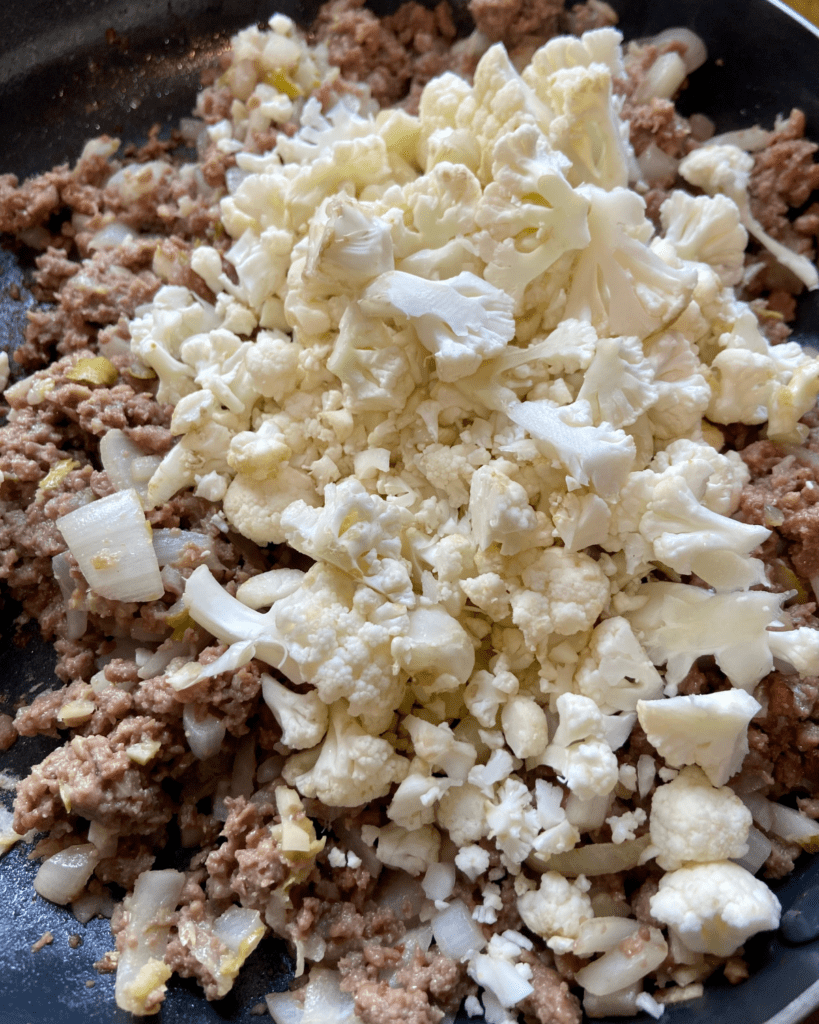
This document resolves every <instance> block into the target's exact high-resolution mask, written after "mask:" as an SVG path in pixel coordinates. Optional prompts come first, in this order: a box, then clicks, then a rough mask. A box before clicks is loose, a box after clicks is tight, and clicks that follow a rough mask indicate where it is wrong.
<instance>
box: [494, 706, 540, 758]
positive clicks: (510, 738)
mask: <svg viewBox="0 0 819 1024" xmlns="http://www.w3.org/2000/svg"><path fill="white" fill-rule="evenodd" d="M501 727H502V729H503V735H504V738H505V739H506V743H507V745H508V747H509V749H510V750H511V751H512V753H513V754H514V755H515V757H520V758H527V757H540V755H541V754H542V753H543V751H544V750H545V749H546V744H547V743H548V742H549V724H548V722H547V719H546V714H545V713H544V711H543V708H541V707H540V705H539V704H537V703H536V702H535V701H534V700H532V698H531V697H525V696H523V695H522V694H516V695H515V696H513V697H510V698H509V699H508V700H507V701H506V702H505V703H504V704H503V706H502V708H501Z"/></svg>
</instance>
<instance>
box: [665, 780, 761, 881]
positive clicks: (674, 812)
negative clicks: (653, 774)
mask: <svg viewBox="0 0 819 1024" xmlns="http://www.w3.org/2000/svg"><path fill="white" fill-rule="evenodd" d="M751 820H752V819H751V812H750V811H749V810H748V808H747V807H746V806H745V804H744V803H743V802H742V801H741V800H740V798H739V797H738V796H737V795H736V793H734V791H733V790H731V789H729V788H728V787H727V786H722V787H720V788H717V787H715V786H712V785H711V783H710V782H709V781H708V779H707V778H706V777H705V774H704V773H703V772H702V770H701V769H700V768H697V767H693V766H689V767H687V768H683V770H682V771H681V772H680V774H679V775H678V776H677V777H676V779H672V781H671V782H669V783H667V784H666V785H665V786H658V787H657V789H656V790H655V791H654V796H653V797H652V798H651V819H650V823H649V824H650V830H651V844H652V846H653V847H656V849H657V850H658V853H657V854H656V861H657V863H658V864H659V865H660V867H661V868H664V869H665V870H666V871H673V870H675V869H676V868H680V867H682V866H683V864H687V863H689V862H690V861H696V862H697V863H703V862H705V861H715V860H734V859H738V858H740V857H744V856H745V854H746V853H747V852H748V843H747V839H748V832H749V830H750V827H751Z"/></svg>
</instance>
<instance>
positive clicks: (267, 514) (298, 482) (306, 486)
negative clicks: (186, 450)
mask: <svg viewBox="0 0 819 1024" xmlns="http://www.w3.org/2000/svg"><path fill="white" fill-rule="evenodd" d="M173 450H174V451H175V450H176V449H173ZM294 501H298V502H299V503H300V505H304V506H310V507H314V506H316V505H317V504H318V503H319V498H318V495H317V493H316V487H315V484H314V483H313V481H312V480H311V479H310V477H309V476H308V475H307V474H306V473H305V472H303V471H302V470H300V469H294V468H293V467H292V466H289V465H283V466H282V467H281V468H280V469H279V471H278V472H277V473H276V475H275V476H273V477H268V478H266V479H264V480H255V479H254V478H253V477H249V476H245V475H244V474H243V473H239V474H237V476H235V477H234V478H233V480H231V482H230V485H229V486H228V489H227V492H226V494H225V498H224V511H225V515H226V516H227V519H228V522H229V523H230V524H231V525H232V526H234V527H235V528H236V529H237V530H238V531H239V533H241V534H242V536H244V537H247V538H248V539H249V540H252V541H254V543H256V544H261V545H265V544H282V543H284V540H285V533H284V530H283V529H282V525H281V518H282V513H283V512H284V510H285V509H286V508H287V507H288V506H289V505H291V504H292V503H293V502H294Z"/></svg>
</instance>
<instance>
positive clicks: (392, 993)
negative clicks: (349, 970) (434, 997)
mask: <svg viewBox="0 0 819 1024" xmlns="http://www.w3.org/2000/svg"><path fill="white" fill-rule="evenodd" d="M354 997H355V1012H356V1014H357V1016H358V1017H360V1018H361V1020H362V1022H363V1024H438V1022H439V1021H440V1020H441V1019H442V1018H443V1016H444V1012H443V1010H440V1009H437V1008H436V1007H435V1006H432V1005H430V1001H429V996H428V995H427V993H426V992H424V991H423V989H419V988H413V989H406V988H391V987H390V985H389V984H388V983H387V982H386V981H363V982H362V983H361V984H360V985H359V986H358V987H357V988H356V989H355V992H354Z"/></svg>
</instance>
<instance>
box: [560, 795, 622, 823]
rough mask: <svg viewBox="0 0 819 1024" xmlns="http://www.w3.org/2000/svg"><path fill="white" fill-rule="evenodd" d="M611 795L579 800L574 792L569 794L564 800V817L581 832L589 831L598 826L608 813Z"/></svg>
mask: <svg viewBox="0 0 819 1024" xmlns="http://www.w3.org/2000/svg"><path fill="white" fill-rule="evenodd" d="M611 800H612V797H611V795H610V794H609V795H607V796H593V797H592V798H591V799H590V800H581V799H580V797H579V796H576V795H575V794H574V793H570V794H569V799H568V800H567V801H566V817H567V818H568V819H569V822H570V823H571V824H572V825H574V827H575V828H577V829H579V830H580V831H581V832H590V831H591V830H592V829H595V828H600V827H601V826H602V824H603V822H604V821H605V820H606V817H607V815H608V813H609V807H610V805H611Z"/></svg>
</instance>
